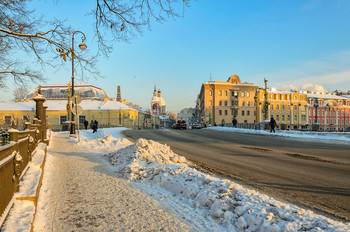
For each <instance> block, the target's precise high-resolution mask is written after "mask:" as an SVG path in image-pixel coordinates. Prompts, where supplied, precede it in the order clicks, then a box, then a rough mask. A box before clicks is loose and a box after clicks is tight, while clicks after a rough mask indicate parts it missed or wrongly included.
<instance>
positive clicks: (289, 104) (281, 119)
mask: <svg viewBox="0 0 350 232" xmlns="http://www.w3.org/2000/svg"><path fill="white" fill-rule="evenodd" d="M265 97H267V101H265ZM256 100H257V104H256V105H257V114H256V117H257V122H261V121H263V120H264V107H265V106H266V104H265V102H267V103H268V104H267V110H266V111H265V112H266V116H265V119H266V120H270V118H271V117H274V119H275V120H276V122H277V125H281V124H286V128H285V129H300V128H301V126H302V125H304V124H307V123H308V120H307V96H306V94H302V93H298V92H297V91H295V90H291V91H281V90H280V91H277V90H276V89H274V88H272V89H271V91H269V90H268V91H267V95H265V90H264V89H262V90H259V91H257V94H256Z"/></svg>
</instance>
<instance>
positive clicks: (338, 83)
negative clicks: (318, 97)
mask: <svg viewBox="0 0 350 232" xmlns="http://www.w3.org/2000/svg"><path fill="white" fill-rule="evenodd" d="M349 64H350V51H343V52H338V53H335V54H331V55H329V56H325V57H321V58H319V59H315V60H310V61H306V62H303V63H300V64H299V65H297V66H294V67H288V68H285V69H280V70H276V71H275V72H273V73H270V74H269V75H268V76H269V77H268V79H269V80H270V84H271V85H272V86H274V87H277V88H279V89H291V88H292V87H293V88H297V89H304V90H305V89H306V88H307V87H309V88H312V90H314V91H323V90H328V91H331V90H335V89H340V90H348V89H350V66H349ZM263 76H266V75H263ZM310 90H311V89H310Z"/></svg>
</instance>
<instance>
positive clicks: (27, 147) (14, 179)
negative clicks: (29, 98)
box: [0, 93, 48, 230]
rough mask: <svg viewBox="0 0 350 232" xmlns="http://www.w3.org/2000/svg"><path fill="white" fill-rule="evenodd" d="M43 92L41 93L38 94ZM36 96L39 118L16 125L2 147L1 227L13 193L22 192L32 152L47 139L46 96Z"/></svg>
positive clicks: (10, 204) (0, 159) (0, 150)
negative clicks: (19, 125)
mask: <svg viewBox="0 0 350 232" xmlns="http://www.w3.org/2000/svg"><path fill="white" fill-rule="evenodd" d="M39 94H40V93H39ZM39 94H38V96H37V97H35V98H34V101H36V118H34V119H33V123H30V122H26V123H25V126H26V129H25V130H24V131H19V130H17V129H16V124H12V125H13V127H14V128H12V129H10V130H9V131H8V132H9V141H10V143H9V144H7V145H5V146H0V216H1V218H0V230H1V226H2V224H3V222H4V221H5V218H6V216H7V214H8V212H9V210H10V208H11V207H12V204H13V203H14V193H15V192H18V191H19V181H20V179H21V178H22V177H23V176H24V174H25V172H26V171H27V169H28V164H29V162H30V161H31V159H32V154H33V151H34V150H35V148H36V147H37V146H38V144H39V142H46V143H48V140H47V139H46V120H45V121H41V120H39V119H38V118H44V119H46V108H47V107H46V106H45V105H44V101H45V98H43V97H42V96H41V94H40V95H39Z"/></svg>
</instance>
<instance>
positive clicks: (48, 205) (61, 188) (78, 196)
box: [34, 133, 190, 231]
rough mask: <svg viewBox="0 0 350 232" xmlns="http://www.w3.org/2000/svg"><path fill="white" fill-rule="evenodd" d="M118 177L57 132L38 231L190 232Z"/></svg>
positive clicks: (101, 159)
mask: <svg viewBox="0 0 350 232" xmlns="http://www.w3.org/2000/svg"><path fill="white" fill-rule="evenodd" d="M129 144H130V142H128V141H127V143H122V144H120V145H119V147H120V148H121V147H123V146H126V145H129ZM116 146H118V144H117V145H116ZM114 149H115V146H114ZM116 175H117V174H116V173H115V172H114V171H113V170H112V168H111V166H110V165H108V161H107V160H106V159H105V158H104V157H103V156H102V155H98V154H96V153H94V152H93V151H92V150H91V149H89V148H88V147H86V148H84V147H79V146H74V144H73V143H72V142H69V139H68V134H59V133H53V137H52V140H51V143H50V147H49V150H48V156H47V162H46V166H45V170H44V179H43V186H42V189H41V192H40V196H39V202H38V211H37V215H36V219H35V223H34V231H169V228H171V230H174V231H188V230H189V228H190V227H189V226H187V225H186V224H185V223H183V222H180V221H179V220H177V218H176V217H175V216H174V215H172V214H170V213H167V212H166V211H164V210H162V209H161V208H160V206H159V204H158V202H157V201H155V200H153V199H152V198H150V197H149V196H148V195H147V194H145V193H142V192H141V191H139V190H137V189H135V188H131V187H130V186H129V185H128V184H127V181H126V180H124V179H120V178H117V177H116Z"/></svg>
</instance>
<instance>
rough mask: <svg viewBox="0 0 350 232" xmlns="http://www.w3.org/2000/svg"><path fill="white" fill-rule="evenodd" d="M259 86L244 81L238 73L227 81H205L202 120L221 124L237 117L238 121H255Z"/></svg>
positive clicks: (200, 103)
mask: <svg viewBox="0 0 350 232" xmlns="http://www.w3.org/2000/svg"><path fill="white" fill-rule="evenodd" d="M258 88H259V86H257V85H254V84H252V83H242V82H241V80H240V78H239V77H238V76H237V75H232V76H230V77H229V78H228V80H227V81H209V82H205V83H203V84H202V87H201V91H200V94H199V112H198V114H199V119H200V122H201V123H207V124H218V125H219V124H225V123H231V122H232V120H233V118H236V120H237V121H238V123H254V122H255V121H256V116H255V105H254V104H255V103H254V95H255V92H256V90H257V89H258Z"/></svg>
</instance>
